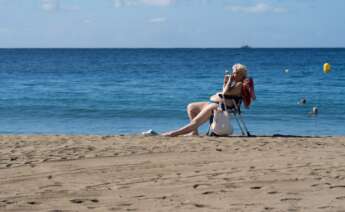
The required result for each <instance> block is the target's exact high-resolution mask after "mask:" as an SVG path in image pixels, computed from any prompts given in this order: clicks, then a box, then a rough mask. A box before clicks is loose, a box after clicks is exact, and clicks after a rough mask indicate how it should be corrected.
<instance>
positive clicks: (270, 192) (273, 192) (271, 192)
mask: <svg viewBox="0 0 345 212" xmlns="http://www.w3.org/2000/svg"><path fill="white" fill-rule="evenodd" d="M278 193H279V192H278V191H269V192H267V194H278Z"/></svg>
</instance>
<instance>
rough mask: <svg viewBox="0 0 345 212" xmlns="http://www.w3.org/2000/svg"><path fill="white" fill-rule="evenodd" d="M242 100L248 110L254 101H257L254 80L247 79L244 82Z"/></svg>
mask: <svg viewBox="0 0 345 212" xmlns="http://www.w3.org/2000/svg"><path fill="white" fill-rule="evenodd" d="M242 99H243V104H244V106H245V107H246V108H248V107H249V106H250V104H251V103H252V101H254V100H255V99H256V96H255V90H254V80H253V79H252V78H246V79H244V80H243V85H242Z"/></svg>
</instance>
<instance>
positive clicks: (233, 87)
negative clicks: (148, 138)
mask: <svg viewBox="0 0 345 212" xmlns="http://www.w3.org/2000/svg"><path fill="white" fill-rule="evenodd" d="M247 72H248V71H247V68H246V66H244V65H242V64H235V65H233V67H232V74H231V75H225V76H224V82H223V91H222V92H218V93H216V94H215V95H213V96H211V97H210V100H211V101H210V102H193V103H190V104H189V105H188V106H187V113H188V117H189V120H190V123H189V124H187V125H185V126H183V127H181V128H179V129H177V130H173V131H170V132H166V133H163V134H162V135H163V136H170V137H174V136H179V135H185V134H189V133H191V135H199V133H198V128H199V126H201V125H202V124H203V123H205V122H207V121H208V120H209V119H210V117H211V115H212V113H213V111H214V110H215V109H217V107H218V104H219V103H222V102H223V99H222V98H221V97H219V94H222V95H223V96H224V95H228V96H239V97H241V95H242V85H243V80H244V79H245V78H246V77H247ZM225 104H226V105H230V104H232V102H225Z"/></svg>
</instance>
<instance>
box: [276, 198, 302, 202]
mask: <svg viewBox="0 0 345 212" xmlns="http://www.w3.org/2000/svg"><path fill="white" fill-rule="evenodd" d="M300 200H302V199H301V198H283V199H280V201H281V202H286V201H300Z"/></svg>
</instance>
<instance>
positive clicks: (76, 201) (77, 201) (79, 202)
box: [70, 199, 99, 204]
mask: <svg viewBox="0 0 345 212" xmlns="http://www.w3.org/2000/svg"><path fill="white" fill-rule="evenodd" d="M86 201H90V202H93V203H98V202H99V200H98V199H72V200H70V202H72V203H75V204H81V203H83V202H86Z"/></svg>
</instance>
